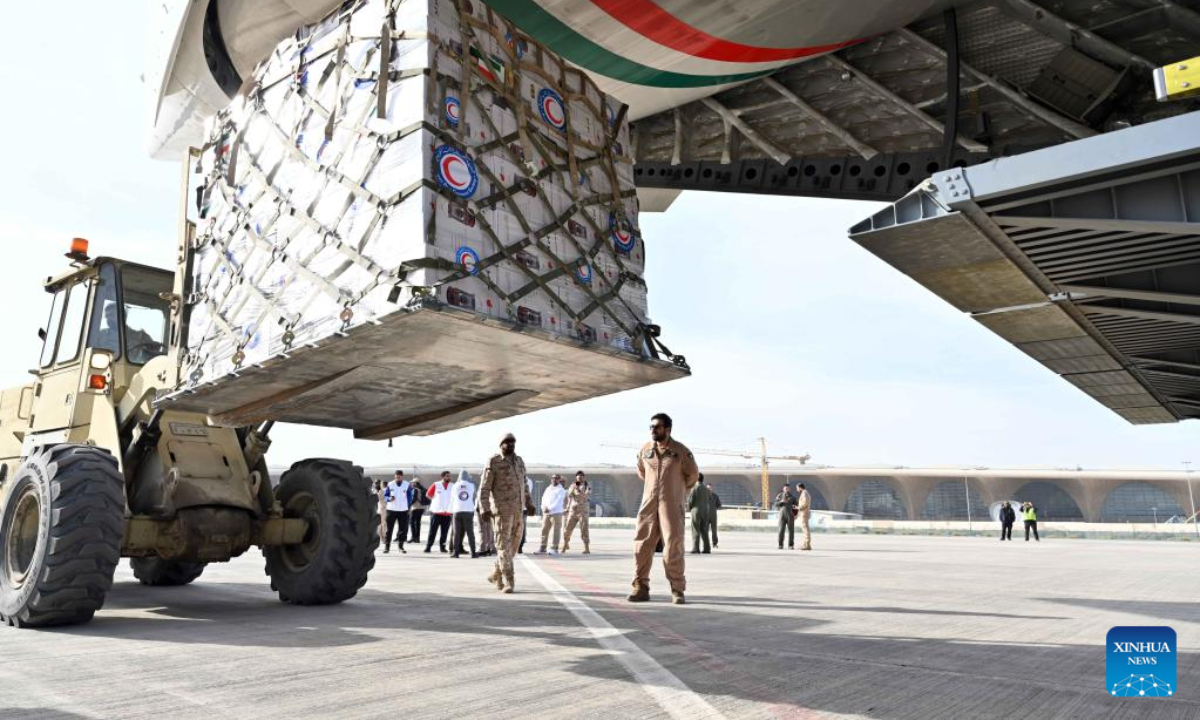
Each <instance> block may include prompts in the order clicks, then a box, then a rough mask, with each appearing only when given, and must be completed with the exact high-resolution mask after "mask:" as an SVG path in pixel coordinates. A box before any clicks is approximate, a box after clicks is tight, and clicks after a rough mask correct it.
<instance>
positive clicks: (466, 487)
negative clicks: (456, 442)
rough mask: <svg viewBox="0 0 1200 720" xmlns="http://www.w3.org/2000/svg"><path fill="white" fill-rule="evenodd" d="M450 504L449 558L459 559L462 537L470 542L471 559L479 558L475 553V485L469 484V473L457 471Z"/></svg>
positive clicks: (462, 551)
mask: <svg viewBox="0 0 1200 720" xmlns="http://www.w3.org/2000/svg"><path fill="white" fill-rule="evenodd" d="M452 493H453V495H452V496H451V501H450V502H451V503H452V505H453V508H454V538H453V540H451V545H450V546H451V547H452V548H453V549H454V552H453V554H451V556H450V557H455V558H456V557H459V556H460V555H462V554H463V553H464V552H466V551H465V550H463V537H466V538H467V539H468V540H469V541H470V545H471V557H473V558H476V557H479V555H477V554H476V553H475V483H473V482H471V473H469V472H467V471H466V470H462V471H459V473H458V482H456V483H454V488H453V489H452Z"/></svg>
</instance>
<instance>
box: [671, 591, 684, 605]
mask: <svg viewBox="0 0 1200 720" xmlns="http://www.w3.org/2000/svg"><path fill="white" fill-rule="evenodd" d="M671 604H672V605H683V604H685V601H684V599H683V593H682V592H681V591H679V590H672V591H671Z"/></svg>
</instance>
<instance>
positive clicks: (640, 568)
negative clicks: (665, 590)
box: [633, 439, 700, 593]
mask: <svg viewBox="0 0 1200 720" xmlns="http://www.w3.org/2000/svg"><path fill="white" fill-rule="evenodd" d="M637 468H638V477H640V478H641V479H642V482H643V483H644V485H645V487H644V489H643V491H642V505H641V507H640V508H639V509H638V514H637V531H636V534H635V535H634V539H633V555H634V580H633V589H634V592H637V591H638V590H640V589H641V588H643V587H644V588H646V589H647V590H648V589H649V588H650V565H651V564H652V563H653V562H654V547H655V546H656V545H657V544H658V540H659V537H660V536H661V537H663V568H664V569H665V570H666V573H667V581H668V582H670V583H671V591H672V592H680V593H682V592H684V591H685V590H687V580H686V578H685V577H684V572H683V534H684V529H683V526H684V522H683V513H684V511H683V506H684V499H685V498H686V496H687V491H688V490H690V489H692V487H693V486H694V485H695V484H696V482H697V481H698V480H699V478H700V471H699V469H698V468H697V467H696V458H695V457H694V456H693V455H692V451H691V450H688V449H687V448H686V447H684V445H683V444H682V443H680V442H678V441H676V440H674V439H671V440H668V441H667V442H666V444H665V445H664V446H662V447H658V446H657V445H656V443H654V442H653V441H651V442H648V443H646V444H645V445H644V446H643V447H642V449H641V451H640V452H639V453H638V464H637Z"/></svg>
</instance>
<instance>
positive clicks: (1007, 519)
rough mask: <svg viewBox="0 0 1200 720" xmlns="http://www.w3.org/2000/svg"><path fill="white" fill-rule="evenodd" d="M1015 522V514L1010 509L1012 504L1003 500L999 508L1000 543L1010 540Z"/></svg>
mask: <svg viewBox="0 0 1200 720" xmlns="http://www.w3.org/2000/svg"><path fill="white" fill-rule="evenodd" d="M1016 521H1017V513H1016V511H1015V510H1013V509H1012V503H1010V502H1009V501H1007V500H1005V501H1004V504H1003V505H1001V506H1000V541H1001V542H1003V541H1005V540H1012V526H1013V523H1015V522H1016Z"/></svg>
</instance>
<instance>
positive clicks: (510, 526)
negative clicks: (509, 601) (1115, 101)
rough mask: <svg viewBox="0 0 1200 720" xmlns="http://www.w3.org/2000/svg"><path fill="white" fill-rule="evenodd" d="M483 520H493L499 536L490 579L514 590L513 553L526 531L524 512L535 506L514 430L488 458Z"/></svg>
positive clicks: (506, 590) (482, 495) (506, 589)
mask: <svg viewBox="0 0 1200 720" xmlns="http://www.w3.org/2000/svg"><path fill="white" fill-rule="evenodd" d="M479 504H480V505H481V506H482V507H483V521H484V522H490V523H492V530H493V532H494V533H495V536H496V552H497V557H496V567H495V568H494V569H493V570H492V574H491V575H489V576H488V582H490V583H492V584H493V585H495V586H496V587H497V588H498V589H499V590H500V592H503V593H512V592H514V590H515V588H516V586H515V585H514V583H513V580H514V577H513V555H515V554H516V551H517V546H518V545H520V543H521V537H522V535H523V534H524V531H525V516H526V515H533V513H534V512H535V511H536V508H534V506H533V498H531V497H530V496H529V491H528V490H527V489H526V484H525V461H524V460H522V459H521V456H519V455H517V438H516V437H514V436H513V434H512V433H509V434H507V435H505V436H504V437H503V438H502V439H501V440H500V452H499V453H497V454H496V455H493V456H492V458H491V460H488V464H487V467H486V468H484V470H483V480H481V481H480V483H479Z"/></svg>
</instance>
